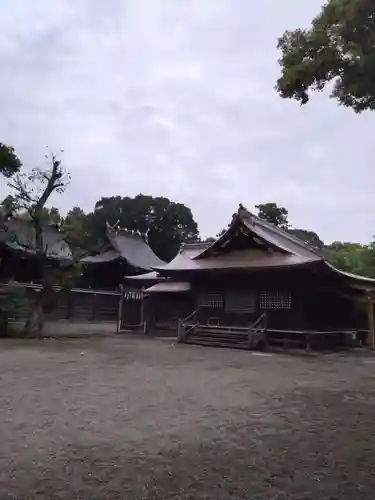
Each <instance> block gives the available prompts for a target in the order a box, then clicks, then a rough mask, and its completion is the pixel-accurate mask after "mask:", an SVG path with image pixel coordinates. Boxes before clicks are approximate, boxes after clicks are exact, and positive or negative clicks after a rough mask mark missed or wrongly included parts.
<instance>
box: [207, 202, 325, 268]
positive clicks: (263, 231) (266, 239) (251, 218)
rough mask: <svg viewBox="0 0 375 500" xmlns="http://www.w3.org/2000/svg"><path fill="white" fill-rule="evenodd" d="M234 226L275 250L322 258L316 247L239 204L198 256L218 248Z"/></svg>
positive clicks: (228, 236) (309, 257) (316, 258)
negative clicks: (216, 235)
mask: <svg viewBox="0 0 375 500" xmlns="http://www.w3.org/2000/svg"><path fill="white" fill-rule="evenodd" d="M236 226H242V227H244V228H246V229H247V230H248V231H249V233H250V234H251V235H252V236H255V237H257V238H258V239H259V242H260V243H263V244H264V245H265V246H266V247H268V248H271V249H273V250H275V251H279V252H286V253H291V254H294V255H298V256H300V257H304V258H306V259H308V260H309V261H311V260H316V261H319V260H322V259H323V257H322V256H321V254H320V253H319V251H318V250H317V249H316V248H314V247H312V246H311V245H309V244H308V243H305V242H304V241H302V240H300V239H299V238H297V237H296V236H293V235H291V234H289V233H287V232H286V231H284V230H283V229H280V228H278V227H276V226H274V225H273V224H270V223H269V222H266V221H265V220H263V219H261V218H260V217H258V216H256V215H254V214H252V213H251V212H249V211H248V210H247V209H246V208H245V207H244V206H243V205H240V206H239V209H238V212H237V213H235V214H234V215H233V218H232V222H231V224H230V225H229V227H228V229H227V231H225V233H224V234H223V235H222V236H221V237H220V238H218V239H217V240H216V241H215V242H214V243H212V245H211V246H210V247H209V248H208V249H207V251H206V252H203V253H202V254H200V255H199V257H198V258H205V257H207V256H208V255H209V254H210V252H211V251H212V250H213V249H215V248H218V247H219V248H220V246H221V245H222V244H223V243H224V242H226V241H227V240H228V239H230V238H231V237H232V235H233V229H234V228H235V227H236Z"/></svg>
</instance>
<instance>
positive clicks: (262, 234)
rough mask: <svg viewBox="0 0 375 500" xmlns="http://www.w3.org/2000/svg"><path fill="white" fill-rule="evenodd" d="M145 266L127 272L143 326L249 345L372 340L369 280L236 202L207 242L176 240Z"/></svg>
mask: <svg viewBox="0 0 375 500" xmlns="http://www.w3.org/2000/svg"><path fill="white" fill-rule="evenodd" d="M153 269H154V271H153V272H148V273H147V274H144V275H139V276H136V277H134V276H133V277H130V279H131V281H132V283H133V285H132V286H133V287H134V286H137V287H138V289H142V290H143V293H142V296H143V300H142V306H141V308H142V313H141V323H142V328H144V330H145V332H147V333H154V332H157V331H158V330H165V329H168V328H169V329H171V328H172V329H175V331H176V335H177V336H178V340H179V341H180V342H190V343H198V344H202V345H221V346H231V347H239V348H251V349H256V348H265V347H267V345H269V344H275V345H276V344H282V345H296V346H305V347H307V348H310V347H312V348H319V347H325V346H327V347H334V346H339V345H342V344H347V343H348V341H349V342H357V343H360V344H363V343H366V342H367V343H370V344H371V345H372V346H374V319H373V309H374V308H373V302H374V301H375V280H373V279H370V278H365V277H361V276H356V275H352V274H349V273H345V272H342V271H339V270H337V269H335V268H334V267H332V266H331V265H330V264H329V263H328V262H327V261H326V260H325V259H324V257H323V256H322V255H321V254H320V252H319V251H318V250H316V249H315V248H314V247H312V246H310V245H309V244H307V243H305V242H303V241H302V240H300V239H298V238H296V237H295V236H292V235H291V234H289V233H288V232H286V231H283V230H281V229H279V228H277V227H275V226H273V225H272V224H269V223H267V222H265V221H264V220H262V219H260V218H259V217H257V216H255V215H253V214H252V213H250V212H249V211H248V210H247V209H246V208H245V207H243V206H242V205H240V207H239V209H238V212H237V213H236V214H234V215H233V218H232V222H231V224H230V225H229V227H228V229H227V230H226V231H225V233H224V234H223V235H222V236H221V237H220V238H218V239H217V240H216V241H215V242H214V243H210V244H207V243H204V244H200V243H198V244H191V245H184V246H183V247H182V249H181V251H180V253H179V254H178V255H177V256H176V257H175V258H174V259H173V260H172V261H171V262H170V263H169V264H165V265H162V266H153ZM135 283H136V285H135ZM369 332H370V335H369Z"/></svg>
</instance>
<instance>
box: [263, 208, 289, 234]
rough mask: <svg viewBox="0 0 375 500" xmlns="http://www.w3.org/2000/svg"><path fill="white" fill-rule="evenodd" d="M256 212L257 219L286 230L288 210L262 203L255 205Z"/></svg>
mask: <svg viewBox="0 0 375 500" xmlns="http://www.w3.org/2000/svg"><path fill="white" fill-rule="evenodd" d="M255 208H256V209H257V210H258V217H260V218H261V219H263V220H265V221H267V222H269V223H270V224H274V225H275V226H277V227H280V228H281V229H287V228H288V226H289V223H288V210H287V209H286V208H284V207H279V206H278V205H277V204H276V203H262V204H260V205H256V206H255Z"/></svg>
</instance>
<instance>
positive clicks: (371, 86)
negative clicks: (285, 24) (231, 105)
mask: <svg viewBox="0 0 375 500" xmlns="http://www.w3.org/2000/svg"><path fill="white" fill-rule="evenodd" d="M278 48H279V50H280V51H281V58H280V60H279V62H280V65H281V68H282V74H281V77H280V79H279V80H278V81H277V89H278V91H279V93H280V95H281V96H282V97H284V98H294V99H297V100H298V101H299V102H300V103H301V104H306V103H307V102H308V101H309V91H310V90H322V89H323V88H324V87H325V86H326V84H327V83H329V82H331V81H332V82H334V87H333V90H332V97H334V98H336V99H337V100H338V101H339V103H340V104H343V105H345V106H349V107H351V108H353V109H354V111H356V112H361V111H363V110H365V109H375V2H374V0H328V1H327V2H326V3H325V5H324V7H323V8H322V11H321V12H320V14H319V15H318V16H317V17H316V18H315V19H314V20H313V21H312V25H311V27H310V29H296V30H295V31H286V32H285V33H284V35H283V36H282V37H281V38H280V39H279V42H278Z"/></svg>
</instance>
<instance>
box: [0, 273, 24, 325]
mask: <svg viewBox="0 0 375 500" xmlns="http://www.w3.org/2000/svg"><path fill="white" fill-rule="evenodd" d="M27 311H28V301H27V298H26V293H25V289H24V288H22V287H20V286H19V285H18V284H17V283H16V282H9V283H7V284H2V285H0V334H5V333H6V332H7V328H8V324H9V322H10V321H12V320H16V319H20V318H24V317H25V315H26V314H27Z"/></svg>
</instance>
